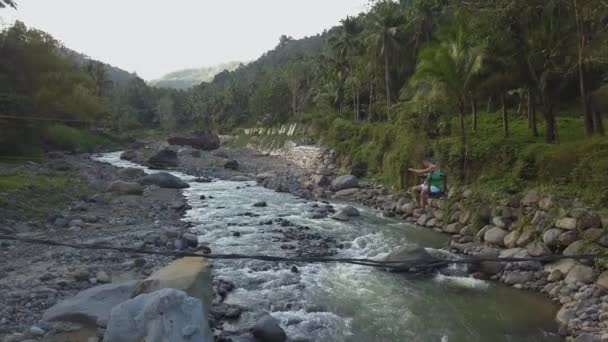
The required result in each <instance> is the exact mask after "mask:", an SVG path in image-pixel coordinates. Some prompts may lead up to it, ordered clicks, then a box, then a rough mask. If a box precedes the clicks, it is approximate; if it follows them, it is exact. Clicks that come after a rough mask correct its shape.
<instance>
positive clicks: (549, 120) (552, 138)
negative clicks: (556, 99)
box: [545, 103, 558, 144]
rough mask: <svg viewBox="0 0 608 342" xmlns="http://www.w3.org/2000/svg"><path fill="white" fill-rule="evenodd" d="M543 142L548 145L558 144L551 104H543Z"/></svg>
mask: <svg viewBox="0 0 608 342" xmlns="http://www.w3.org/2000/svg"><path fill="white" fill-rule="evenodd" d="M545 140H546V141H547V142H548V143H550V144H555V143H557V142H558V141H557V125H556V122H555V115H554V113H553V103H545Z"/></svg>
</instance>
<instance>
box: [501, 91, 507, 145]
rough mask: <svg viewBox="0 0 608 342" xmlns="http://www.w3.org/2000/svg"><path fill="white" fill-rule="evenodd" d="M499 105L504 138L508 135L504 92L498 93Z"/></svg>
mask: <svg viewBox="0 0 608 342" xmlns="http://www.w3.org/2000/svg"><path fill="white" fill-rule="evenodd" d="M500 105H501V107H502V133H503V136H504V137H505V138H508V137H509V117H508V116H507V100H506V96H505V93H502V94H500Z"/></svg>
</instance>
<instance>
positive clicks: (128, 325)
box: [103, 289, 213, 342]
mask: <svg viewBox="0 0 608 342" xmlns="http://www.w3.org/2000/svg"><path fill="white" fill-rule="evenodd" d="M208 321H209V320H208V317H207V314H206V313H205V310H203V305H202V303H201V301H200V300H198V299H196V298H192V297H189V296H188V295H187V294H186V293H185V292H183V291H180V290H175V289H161V290H159V291H156V292H152V293H147V294H142V295H139V296H137V297H135V298H133V299H131V300H128V301H126V302H124V303H122V304H120V305H118V306H116V307H115V308H114V309H112V313H111V314H110V319H109V321H108V327H107V329H106V332H105V334H104V336H103V340H104V341H110V342H133V341H149V342H161V341H172V342H212V341H213V337H212V334H211V331H210V329H209V323H208Z"/></svg>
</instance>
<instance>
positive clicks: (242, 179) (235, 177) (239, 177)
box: [230, 176, 252, 182]
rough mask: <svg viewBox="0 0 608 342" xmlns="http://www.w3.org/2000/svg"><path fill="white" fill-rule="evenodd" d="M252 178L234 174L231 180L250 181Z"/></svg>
mask: <svg viewBox="0 0 608 342" xmlns="http://www.w3.org/2000/svg"><path fill="white" fill-rule="evenodd" d="M251 180H252V179H251V178H249V177H247V176H232V177H230V181H232V182H249V181H251Z"/></svg>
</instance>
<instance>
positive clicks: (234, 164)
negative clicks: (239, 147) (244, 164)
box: [224, 159, 239, 170]
mask: <svg viewBox="0 0 608 342" xmlns="http://www.w3.org/2000/svg"><path fill="white" fill-rule="evenodd" d="M224 168H225V169H230V170H238V169H239V162H238V161H236V160H234V159H230V160H228V161H226V162H225V163H224Z"/></svg>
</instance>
